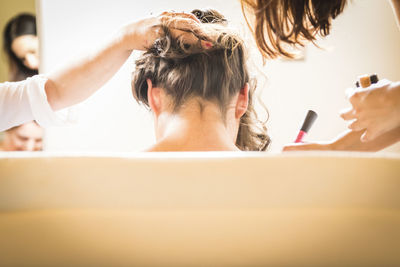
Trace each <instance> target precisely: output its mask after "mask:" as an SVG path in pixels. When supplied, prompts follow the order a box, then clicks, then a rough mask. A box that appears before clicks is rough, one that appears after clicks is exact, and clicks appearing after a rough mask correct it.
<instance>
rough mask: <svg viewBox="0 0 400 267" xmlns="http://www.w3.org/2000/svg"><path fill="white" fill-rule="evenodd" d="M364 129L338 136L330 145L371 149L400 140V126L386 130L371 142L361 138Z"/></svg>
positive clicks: (347, 148)
mask: <svg viewBox="0 0 400 267" xmlns="http://www.w3.org/2000/svg"><path fill="white" fill-rule="evenodd" d="M363 132H364V131H347V132H344V133H343V134H342V135H341V136H339V137H338V138H336V140H334V141H333V142H332V144H331V145H330V149H331V150H340V151H370V152H375V151H379V150H382V149H384V148H386V147H388V146H390V145H393V144H395V143H397V142H399V141H400V127H398V128H396V129H393V130H391V131H389V132H386V133H384V134H382V135H380V136H379V137H377V138H375V139H374V140H372V141H370V142H362V141H361V140H360V137H361V135H362V134H363Z"/></svg>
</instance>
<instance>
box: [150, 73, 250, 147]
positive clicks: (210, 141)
mask: <svg viewBox="0 0 400 267" xmlns="http://www.w3.org/2000/svg"><path fill="white" fill-rule="evenodd" d="M147 84H148V101H149V106H150V108H151V110H152V113H153V115H154V128H155V133H156V144H155V145H154V146H152V147H150V148H149V149H148V150H147V151H149V152H158V151H238V150H239V149H238V148H237V147H236V145H235V143H236V138H237V134H238V129H239V123H240V118H241V117H242V116H243V115H244V114H245V112H246V110H247V106H248V93H249V85H248V84H246V85H244V87H243V88H242V89H241V90H240V92H239V93H238V94H237V95H235V96H234V97H232V99H231V101H230V103H229V105H228V107H227V111H226V114H225V119H223V116H222V114H221V111H220V109H219V107H218V106H217V104H216V103H213V102H210V101H205V100H204V99H201V98H199V97H196V98H192V99H189V100H187V101H186V102H185V103H184V104H183V105H182V106H181V107H180V108H179V110H178V111H177V112H173V108H172V103H173V102H172V101H173V99H171V97H170V96H168V95H167V94H166V93H165V90H164V89H162V88H158V87H153V85H152V83H151V81H150V80H147Z"/></svg>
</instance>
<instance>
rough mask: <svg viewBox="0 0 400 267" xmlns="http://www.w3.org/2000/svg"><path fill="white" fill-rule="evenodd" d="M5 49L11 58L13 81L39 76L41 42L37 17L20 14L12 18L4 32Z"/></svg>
mask: <svg viewBox="0 0 400 267" xmlns="http://www.w3.org/2000/svg"><path fill="white" fill-rule="evenodd" d="M3 48H4V51H5V53H6V54H7V56H8V58H9V63H10V73H11V79H12V80H21V79H25V78H27V77H30V76H33V75H35V74H37V73H38V68H39V51H38V50H39V42H38V38H37V35H36V18H35V16H33V15H30V14H20V15H18V16H16V17H14V18H12V19H11V20H10V21H9V22H8V23H7V25H6V27H5V29H4V32H3Z"/></svg>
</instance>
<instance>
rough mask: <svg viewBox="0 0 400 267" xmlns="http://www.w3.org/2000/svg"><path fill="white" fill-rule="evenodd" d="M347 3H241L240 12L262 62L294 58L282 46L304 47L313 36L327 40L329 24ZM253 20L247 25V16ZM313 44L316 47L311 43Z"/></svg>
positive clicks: (299, 0)
mask: <svg viewBox="0 0 400 267" xmlns="http://www.w3.org/2000/svg"><path fill="white" fill-rule="evenodd" d="M346 2H347V0H241V4H242V11H243V14H244V16H245V18H246V21H247V24H248V25H249V27H250V29H251V30H252V32H253V35H254V38H255V39H256V42H257V46H258V49H259V50H260V51H261V53H262V54H263V56H264V57H265V58H271V59H272V58H276V57H278V56H283V57H287V58H293V57H294V55H293V54H292V53H291V52H290V51H288V49H287V48H285V45H286V46H287V45H289V46H294V45H300V46H304V41H311V42H313V43H314V42H315V40H316V38H315V37H316V35H318V34H319V35H321V36H323V37H324V36H327V35H328V34H329V32H330V28H331V21H332V19H334V18H336V17H337V16H338V15H339V14H340V13H342V11H343V9H344V7H345V5H346ZM249 14H251V15H253V16H254V17H252V18H251V22H249V17H248V15H249ZM314 44H315V43H314Z"/></svg>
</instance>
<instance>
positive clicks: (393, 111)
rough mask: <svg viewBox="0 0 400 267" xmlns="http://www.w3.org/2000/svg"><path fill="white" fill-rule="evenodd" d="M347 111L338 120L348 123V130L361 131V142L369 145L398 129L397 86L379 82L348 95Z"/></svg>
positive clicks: (399, 102)
mask: <svg viewBox="0 0 400 267" xmlns="http://www.w3.org/2000/svg"><path fill="white" fill-rule="evenodd" d="M347 97H348V99H349V101H350V103H351V105H352V107H351V108H349V109H346V110H344V111H343V112H342V113H341V117H342V118H343V119H344V120H348V121H351V123H350V124H349V126H348V127H349V129H351V130H353V131H362V130H363V131H364V132H363V134H362V135H361V141H363V142H368V141H372V140H374V139H375V138H377V137H378V136H381V135H382V134H384V133H386V132H388V131H390V130H393V129H395V128H397V127H399V126H400V82H397V83H393V82H390V81H388V80H381V81H379V82H378V83H377V84H374V85H371V86H370V87H368V88H359V89H352V90H351V91H348V96H347Z"/></svg>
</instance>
